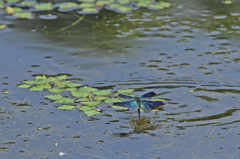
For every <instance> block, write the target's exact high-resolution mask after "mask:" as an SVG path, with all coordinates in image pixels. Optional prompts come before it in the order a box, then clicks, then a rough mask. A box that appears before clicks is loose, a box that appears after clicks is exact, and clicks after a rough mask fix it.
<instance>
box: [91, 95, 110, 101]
mask: <svg viewBox="0 0 240 159" xmlns="http://www.w3.org/2000/svg"><path fill="white" fill-rule="evenodd" d="M106 99H109V97H101V96H95V97H94V100H96V101H102V100H106Z"/></svg>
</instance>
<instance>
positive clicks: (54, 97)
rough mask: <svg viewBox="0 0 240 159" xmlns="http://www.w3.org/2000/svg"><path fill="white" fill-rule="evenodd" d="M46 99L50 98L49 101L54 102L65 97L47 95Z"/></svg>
mask: <svg viewBox="0 0 240 159" xmlns="http://www.w3.org/2000/svg"><path fill="white" fill-rule="evenodd" d="M44 97H45V98H48V99H52V100H58V99H62V98H63V96H62V95H60V94H54V95H45V96H44Z"/></svg>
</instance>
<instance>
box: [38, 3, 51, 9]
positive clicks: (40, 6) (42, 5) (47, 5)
mask: <svg viewBox="0 0 240 159" xmlns="http://www.w3.org/2000/svg"><path fill="white" fill-rule="evenodd" d="M34 8H35V9H38V10H52V3H51V2H49V3H40V4H36V5H35V6H34Z"/></svg>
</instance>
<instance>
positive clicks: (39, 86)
mask: <svg viewBox="0 0 240 159" xmlns="http://www.w3.org/2000/svg"><path fill="white" fill-rule="evenodd" d="M36 87H38V88H44V89H49V88H52V87H51V85H50V84H44V85H36Z"/></svg>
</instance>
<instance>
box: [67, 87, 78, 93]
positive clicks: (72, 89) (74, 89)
mask: <svg viewBox="0 0 240 159" xmlns="http://www.w3.org/2000/svg"><path fill="white" fill-rule="evenodd" d="M65 91H70V92H77V88H66V89H65Z"/></svg>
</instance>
